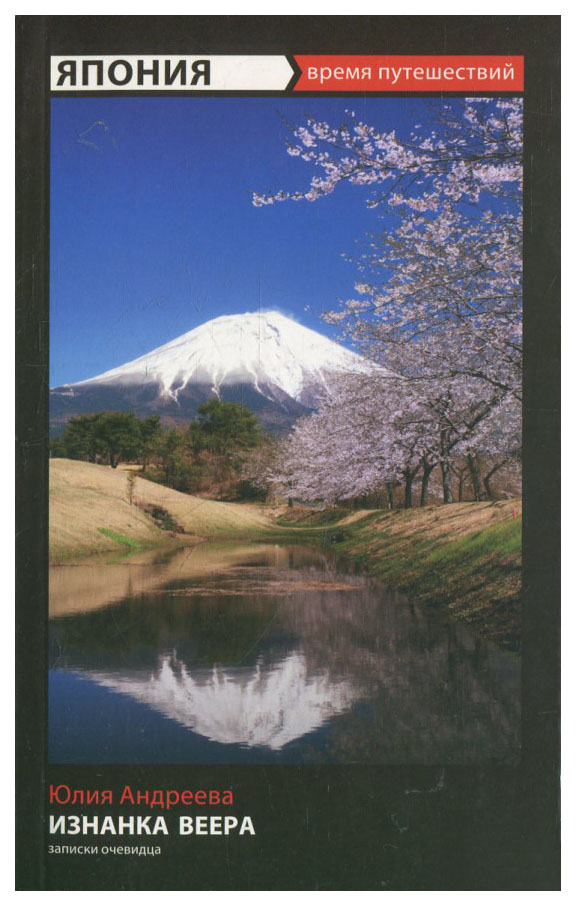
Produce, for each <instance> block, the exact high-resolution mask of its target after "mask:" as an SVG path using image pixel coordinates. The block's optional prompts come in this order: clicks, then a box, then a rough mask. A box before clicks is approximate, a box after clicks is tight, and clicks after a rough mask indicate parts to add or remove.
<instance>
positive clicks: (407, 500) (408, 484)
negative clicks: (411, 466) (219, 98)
mask: <svg viewBox="0 0 576 906" xmlns="http://www.w3.org/2000/svg"><path fill="white" fill-rule="evenodd" d="M412 477H413V476H412V472H404V482H405V484H404V509H405V510H408V509H410V507H411V506H412Z"/></svg>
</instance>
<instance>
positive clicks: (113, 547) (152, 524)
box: [50, 459, 272, 563]
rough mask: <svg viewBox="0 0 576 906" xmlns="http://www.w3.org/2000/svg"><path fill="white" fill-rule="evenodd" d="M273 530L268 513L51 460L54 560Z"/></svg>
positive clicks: (100, 469) (125, 473) (120, 473)
mask: <svg viewBox="0 0 576 906" xmlns="http://www.w3.org/2000/svg"><path fill="white" fill-rule="evenodd" d="M271 524H272V516H271V514H270V512H269V511H266V509H265V508H262V507H258V506H252V505H250V504H234V503H220V502H218V501H215V500H203V499H202V498H200V497H192V496H190V495H189V494H181V493H180V492H179V491H173V490H172V489H171V488H165V487H163V486H162V485H159V484H154V483H153V482H151V481H147V480H146V479H145V478H142V477H141V476H140V475H139V474H138V473H135V472H133V471H129V470H128V471H127V470H124V469H121V468H118V469H111V468H110V467H109V466H98V465H93V464H92V463H88V462H78V461H76V460H71V459H52V460H51V461H50V559H51V560H52V562H57V563H63V562H70V561H71V560H75V559H78V558H82V557H86V556H88V555H90V554H94V553H99V552H105V551H118V552H125V553H129V552H130V551H135V550H139V549H142V548H149V547H160V546H166V545H170V544H172V545H175V544H178V545H182V544H186V543H194V542H195V541H197V540H198V538H211V537H230V538H233V537H244V536H245V535H246V534H247V533H253V532H262V531H266V530H267V529H268V528H269V527H270V526H271Z"/></svg>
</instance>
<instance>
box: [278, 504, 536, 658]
mask: <svg viewBox="0 0 576 906" xmlns="http://www.w3.org/2000/svg"><path fill="white" fill-rule="evenodd" d="M279 521H280V522H281V524H283V525H287V524H289V525H290V526H292V527H300V528H301V530H302V531H303V533H304V534H305V535H306V536H307V538H308V537H309V536H310V532H311V530H312V529H316V530H317V531H318V534H319V537H320V536H323V537H324V538H325V539H326V541H328V542H330V544H331V546H332V548H333V549H334V550H336V551H337V552H339V553H342V554H344V555H346V556H348V557H350V558H351V559H353V560H354V561H355V562H359V563H361V564H363V565H365V567H366V569H367V570H368V571H369V572H370V573H371V574H372V575H374V576H376V577H377V578H378V579H381V580H382V582H385V583H386V584H387V585H390V586H391V587H393V588H395V589H397V590H398V591H401V592H403V593H404V594H406V595H407V596H408V597H409V598H410V599H411V600H412V601H416V602H418V603H421V604H425V605H427V606H430V607H434V608H438V609H439V610H442V611H443V612H446V613H448V614H449V615H450V616H452V617H453V618H454V619H457V620H460V621H463V622H465V623H467V624H468V625H469V626H470V628H471V629H473V630H474V631H475V632H477V633H479V634H480V635H482V636H483V637H484V638H488V639H491V640H492V641H495V642H497V643H498V644H500V645H503V646H504V647H506V648H510V649H517V648H518V647H519V644H520V617H521V613H520V610H521V608H520V592H521V557H522V505H521V501H520V500H506V501H498V502H494V503H454V504H445V505H444V506H430V507H423V508H421V509H414V510H394V511H382V510H360V511H357V512H354V513H350V512H349V511H348V512H346V511H345V510H325V511H322V512H318V511H314V512H313V511H310V510H304V509H295V510H293V511H292V512H291V511H290V510H287V512H286V513H285V514H284V516H283V517H281V519H280V520H279Z"/></svg>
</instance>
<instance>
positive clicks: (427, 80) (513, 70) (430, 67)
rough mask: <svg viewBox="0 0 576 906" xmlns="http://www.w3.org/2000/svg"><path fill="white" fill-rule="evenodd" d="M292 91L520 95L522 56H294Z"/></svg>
mask: <svg viewBox="0 0 576 906" xmlns="http://www.w3.org/2000/svg"><path fill="white" fill-rule="evenodd" d="M294 59H295V60H296V62H297V64H298V66H299V67H300V69H301V70H302V75H301V76H300V78H299V79H298V81H297V83H296V85H295V86H294V91H342V92H349V91H404V92H406V91H409V92H414V91H426V92H429V91H441V92H443V93H445V92H453V91H474V92H478V91H522V90H523V89H524V57H511V56H505V57H502V56H499V57H494V56H404V55H402V56H372V55H371V56H364V55H363V56H359V55H352V56H350V55H345V54H337V55H330V54H321V55H314V56H310V55H300V54H299V55H297V56H296V57H295V58H294Z"/></svg>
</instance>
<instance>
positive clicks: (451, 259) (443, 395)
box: [49, 97, 522, 764]
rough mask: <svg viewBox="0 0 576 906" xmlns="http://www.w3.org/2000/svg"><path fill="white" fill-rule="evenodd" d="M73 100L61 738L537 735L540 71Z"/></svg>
mask: <svg viewBox="0 0 576 906" xmlns="http://www.w3.org/2000/svg"><path fill="white" fill-rule="evenodd" d="M51 103H52V129H51V149H52V150H51V228H50V241H51V293H50V305H51V370H52V378H51V390H50V437H51V440H50V452H51V460H50V552H51V564H52V565H51V578H50V713H49V752H50V760H51V762H52V763H54V764H90V763H97V764H104V763H107V764H136V763H140V764H141V763H144V764H356V763H366V764H402V763H404V764H437V763H454V764H470V763H482V762H483V761H485V760H491V761H496V762H502V763H508V764H509V763H514V761H515V759H517V758H518V757H519V751H520V654H519V652H520V576H521V513H522V503H521V459H522V449H521V398H522V261H521V248H522V243H521V236H522V101H521V100H520V99H519V98H517V97H505V98H497V97H488V98H482V97H477V98H472V99H464V98H452V99H448V100H446V99H441V98H417V97H415V98H408V99H406V98H404V99H403V100H399V99H397V98H364V99H363V100H362V104H361V105H359V107H358V109H357V110H355V109H354V106H353V103H352V99H350V98H335V97H327V98H306V99H301V98H294V97H290V98H286V97H283V98H274V99H270V98H246V97H244V98H222V97H213V98H206V97H202V98H200V97H195V98H182V97H98V98H94V97H65V98H61V97H55V98H53V99H52V101H51ZM286 151H287V152H288V153H286ZM267 187H271V188H267ZM279 187H281V188H279Z"/></svg>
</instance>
